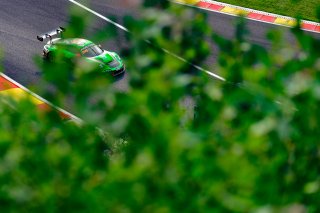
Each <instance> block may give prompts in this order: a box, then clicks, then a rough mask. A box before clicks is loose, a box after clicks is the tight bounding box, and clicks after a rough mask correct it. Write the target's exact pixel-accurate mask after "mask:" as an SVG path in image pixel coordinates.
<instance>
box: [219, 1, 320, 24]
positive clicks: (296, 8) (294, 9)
mask: <svg viewBox="0 0 320 213" xmlns="http://www.w3.org/2000/svg"><path fill="white" fill-rule="evenodd" d="M218 1H219V2H224V3H228V4H233V5H237V6H241V7H247V8H251V9H255V10H261V11H265V12H269V13H275V14H280V15H284V16H290V17H297V16H300V17H302V18H303V19H305V20H310V21H315V22H320V20H319V19H318V18H317V15H316V8H317V7H318V8H319V7H320V1H319V0H281V1H279V0H263V1H261V0H218Z"/></svg>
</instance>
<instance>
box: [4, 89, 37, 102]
mask: <svg viewBox="0 0 320 213" xmlns="http://www.w3.org/2000/svg"><path fill="white" fill-rule="evenodd" d="M0 94H1V95H2V96H5V97H11V98H13V99H14V100H15V101H17V102H18V101H20V100H25V99H29V100H30V101H31V102H32V103H33V104H35V105H38V104H43V101H41V100H39V99H37V98H36V97H34V96H32V95H30V94H29V93H27V92H26V91H24V90H23V89H21V88H12V89H7V90H3V91H1V93H0Z"/></svg>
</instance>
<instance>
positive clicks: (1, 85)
mask: <svg viewBox="0 0 320 213" xmlns="http://www.w3.org/2000/svg"><path fill="white" fill-rule="evenodd" d="M12 88H17V86H16V85H15V84H13V83H11V82H9V81H8V80H7V79H5V78H4V77H2V76H1V75H0V92H1V91H2V90H7V89H12Z"/></svg>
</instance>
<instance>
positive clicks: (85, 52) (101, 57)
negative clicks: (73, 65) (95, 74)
mask: <svg viewBox="0 0 320 213" xmlns="http://www.w3.org/2000/svg"><path fill="white" fill-rule="evenodd" d="M63 31H65V29H64V28H62V27H59V28H57V29H55V30H53V31H51V32H48V33H45V34H43V35H38V36H37V39H38V40H39V41H44V40H45V39H47V38H49V41H48V42H47V44H46V45H44V47H43V57H44V59H47V60H54V57H55V55H56V53H57V52H58V51H60V52H59V53H62V54H63V57H65V58H67V59H72V58H74V57H83V58H85V59H86V60H88V61H89V62H93V63H94V64H96V65H98V67H99V69H100V70H101V71H102V72H106V73H110V74H111V75H113V76H117V75H120V74H122V73H124V72H125V66H124V64H123V61H122V60H121V58H120V57H119V55H118V54H116V53H115V52H110V51H107V50H104V49H102V48H101V46H100V45H96V44H95V43H93V42H92V41H89V40H86V39H83V38H66V39H64V38H52V37H53V36H55V35H58V34H60V33H62V32H63Z"/></svg>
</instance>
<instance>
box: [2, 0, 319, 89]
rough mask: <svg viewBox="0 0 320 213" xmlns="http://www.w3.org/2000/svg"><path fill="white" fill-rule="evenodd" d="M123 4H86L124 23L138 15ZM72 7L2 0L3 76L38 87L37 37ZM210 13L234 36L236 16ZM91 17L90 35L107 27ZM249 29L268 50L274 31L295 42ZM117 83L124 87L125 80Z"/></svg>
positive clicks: (118, 0) (264, 27) (61, 22)
mask: <svg viewBox="0 0 320 213" xmlns="http://www.w3.org/2000/svg"><path fill="white" fill-rule="evenodd" d="M79 2H80V3H84V4H86V3H85V2H86V1H83V0H79ZM124 2H125V0H92V1H91V3H90V4H89V5H88V4H86V5H87V6H89V7H90V8H91V9H93V10H95V11H96V12H98V13H101V14H102V15H104V16H106V17H112V18H113V19H116V20H115V21H120V22H121V19H122V17H123V16H124V15H126V14H131V15H134V16H137V14H138V13H139V11H138V9H132V8H126V7H125V3H124ZM127 2H128V1H127ZM71 5H72V3H70V2H69V1H68V0H53V1H52V0H23V1H21V0H10V1H6V0H0V46H1V48H2V49H3V50H4V56H5V57H4V73H6V74H7V75H8V76H10V77H11V78H13V79H15V80H16V81H18V82H19V83H21V84H23V85H25V86H29V85H31V84H36V83H37V82H38V81H39V79H40V74H39V73H40V71H39V70H38V68H37V67H36V66H35V65H34V56H35V55H37V54H40V53H41V50H42V47H43V43H41V42H39V41H38V40H36V35H37V34H40V33H43V32H46V31H48V30H51V29H52V28H55V27H57V26H65V25H67V23H68V16H67V13H68V10H69V8H70V6H71ZM207 13H208V16H209V24H210V25H211V26H212V27H213V29H214V30H215V32H217V33H218V34H220V35H223V36H224V37H225V38H232V37H233V35H234V23H235V22H236V18H235V17H232V16H228V15H224V14H218V13H213V12H207ZM88 16H90V17H91V20H92V24H91V25H90V27H88V34H90V32H91V33H92V32H94V31H96V30H98V28H99V27H100V26H105V25H106V24H107V23H106V22H105V21H104V20H102V19H99V18H98V17H96V16H94V15H92V14H90V13H88ZM177 21H179V20H177ZM248 27H249V30H250V32H251V35H250V37H249V40H250V41H252V42H253V43H256V44H260V45H262V46H265V47H267V46H269V43H268V41H266V36H265V35H266V33H267V32H268V31H269V30H270V29H273V28H276V29H281V30H283V31H285V32H286V34H287V39H289V40H294V39H293V37H292V36H291V35H290V33H289V30H288V28H284V27H279V26H274V25H270V24H266V23H261V22H255V21H250V20H248ZM314 35H315V34H314ZM88 36H89V35H88ZM315 36H317V37H319V36H318V35H315ZM125 45H126V44H125V42H124V39H122V38H121V37H120V38H119V39H118V41H117V42H108V43H104V44H103V46H104V47H105V49H108V50H113V51H119V49H120V48H121V47H122V46H125ZM217 54H218V51H217V50H216V49H215V47H214V46H213V54H212V56H211V57H210V58H209V60H208V63H209V64H213V63H214V61H215V60H216V57H217ZM116 84H119V86H120V87H125V85H126V77H125V78H123V79H122V80H120V81H118V82H117V83H116Z"/></svg>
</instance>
